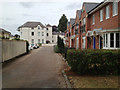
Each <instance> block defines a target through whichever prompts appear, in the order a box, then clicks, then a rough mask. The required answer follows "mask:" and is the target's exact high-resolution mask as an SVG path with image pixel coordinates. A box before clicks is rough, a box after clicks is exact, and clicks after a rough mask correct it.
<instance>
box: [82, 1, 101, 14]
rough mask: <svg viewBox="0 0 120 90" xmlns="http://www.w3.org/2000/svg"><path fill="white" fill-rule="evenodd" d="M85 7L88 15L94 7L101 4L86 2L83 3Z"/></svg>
mask: <svg viewBox="0 0 120 90" xmlns="http://www.w3.org/2000/svg"><path fill="white" fill-rule="evenodd" d="M83 4H84V6H85V10H86V12H87V13H88V12H89V11H91V10H92V9H93V8H94V7H96V6H97V5H98V4H99V3H92V2H84V3H83Z"/></svg>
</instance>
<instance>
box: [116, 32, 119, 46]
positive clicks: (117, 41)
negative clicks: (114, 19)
mask: <svg viewBox="0 0 120 90" xmlns="http://www.w3.org/2000/svg"><path fill="white" fill-rule="evenodd" d="M116 48H120V33H116Z"/></svg>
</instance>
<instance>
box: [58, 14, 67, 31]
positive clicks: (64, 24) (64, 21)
mask: <svg viewBox="0 0 120 90" xmlns="http://www.w3.org/2000/svg"><path fill="white" fill-rule="evenodd" d="M67 21H68V20H67V17H66V16H65V14H63V16H62V17H61V18H60V20H59V24H58V30H59V31H61V32H64V31H65V30H66V29H67Z"/></svg>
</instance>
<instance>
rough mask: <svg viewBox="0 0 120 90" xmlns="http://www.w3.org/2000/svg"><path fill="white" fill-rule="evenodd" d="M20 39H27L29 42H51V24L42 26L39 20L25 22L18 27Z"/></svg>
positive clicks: (32, 43)
mask: <svg viewBox="0 0 120 90" xmlns="http://www.w3.org/2000/svg"><path fill="white" fill-rule="evenodd" d="M18 31H19V32H20V39H23V40H27V41H28V42H29V44H31V45H34V44H38V43H44V44H46V43H52V26H50V25H49V24H48V25H46V26H44V25H43V24H42V23H41V22H26V23H25V24H23V25H22V26H20V27H19V28H18Z"/></svg>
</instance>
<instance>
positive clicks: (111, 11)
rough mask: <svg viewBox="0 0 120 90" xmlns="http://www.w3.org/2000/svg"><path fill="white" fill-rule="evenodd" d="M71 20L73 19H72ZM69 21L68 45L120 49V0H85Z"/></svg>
mask: <svg viewBox="0 0 120 90" xmlns="http://www.w3.org/2000/svg"><path fill="white" fill-rule="evenodd" d="M70 22H71V19H70ZM70 22H68V24H67V30H66V31H65V37H66V46H68V47H73V48H76V49H120V1H118V2H108V1H104V2H101V3H90V2H84V3H83V6H82V9H81V10H77V11H76V18H75V21H74V23H72V24H71V23H70Z"/></svg>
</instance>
